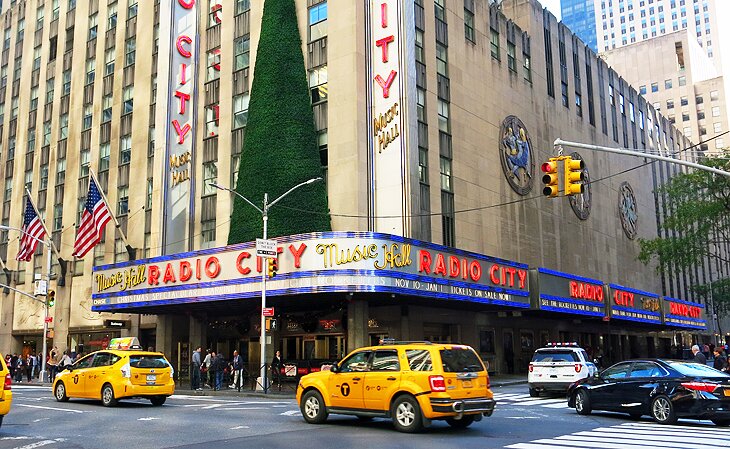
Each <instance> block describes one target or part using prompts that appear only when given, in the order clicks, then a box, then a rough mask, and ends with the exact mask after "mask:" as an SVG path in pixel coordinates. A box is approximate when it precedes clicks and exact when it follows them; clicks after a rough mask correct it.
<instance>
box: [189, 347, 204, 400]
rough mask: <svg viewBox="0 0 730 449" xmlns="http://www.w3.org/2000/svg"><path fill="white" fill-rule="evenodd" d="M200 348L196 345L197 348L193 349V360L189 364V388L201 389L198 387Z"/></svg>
mask: <svg viewBox="0 0 730 449" xmlns="http://www.w3.org/2000/svg"><path fill="white" fill-rule="evenodd" d="M201 349H202V348H201V347H200V346H198V348H197V349H196V350H195V351H193V361H192V363H191V364H190V389H191V390H202V388H200V364H201V361H200V350H201Z"/></svg>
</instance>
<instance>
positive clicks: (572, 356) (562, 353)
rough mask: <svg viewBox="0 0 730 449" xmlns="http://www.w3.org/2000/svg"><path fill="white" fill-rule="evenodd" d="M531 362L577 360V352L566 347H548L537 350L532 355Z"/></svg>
mask: <svg viewBox="0 0 730 449" xmlns="http://www.w3.org/2000/svg"><path fill="white" fill-rule="evenodd" d="M532 361H533V362H570V363H575V362H578V361H579V360H578V354H576V353H575V352H573V351H571V350H566V349H548V350H545V351H537V352H536V353H535V355H533V356H532Z"/></svg>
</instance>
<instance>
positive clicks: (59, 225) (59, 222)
mask: <svg viewBox="0 0 730 449" xmlns="http://www.w3.org/2000/svg"><path fill="white" fill-rule="evenodd" d="M61 229H63V204H56V205H54V206H53V230H54V231H60V230H61Z"/></svg>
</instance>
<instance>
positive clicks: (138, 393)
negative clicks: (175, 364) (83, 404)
mask: <svg viewBox="0 0 730 449" xmlns="http://www.w3.org/2000/svg"><path fill="white" fill-rule="evenodd" d="M115 340H120V339H112V340H111V342H110V343H109V346H108V349H106V350H102V351H97V352H93V353H91V354H89V355H87V356H85V357H83V358H81V359H79V360H78V361H77V362H76V363H74V364H73V365H71V366H70V367H69V368H67V369H65V370H64V371H62V372H60V373H59V374H58V375H57V376H56V379H55V380H54V382H53V395H54V397H55V398H56V400H57V401H59V402H65V401H68V399H69V398H85V399H100V400H101V403H102V404H103V405H104V406H106V407H111V406H114V405H116V404H117V401H118V400H119V399H124V398H145V399H149V400H150V402H152V405H155V406H159V405H162V404H164V403H165V400H166V399H167V397H168V396H171V395H172V394H173V393H174V392H175V381H174V380H173V369H172V366H171V365H170V363H169V362H168V361H167V359H166V358H165V356H164V355H163V354H162V353H159V352H149V351H142V350H140V346H139V344H135V343H132V344H129V340H126V339H121V341H115ZM132 341H134V340H132Z"/></svg>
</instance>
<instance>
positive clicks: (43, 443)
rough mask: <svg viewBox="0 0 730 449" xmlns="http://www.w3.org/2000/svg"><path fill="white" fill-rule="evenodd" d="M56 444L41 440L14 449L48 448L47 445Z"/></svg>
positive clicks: (53, 441) (54, 441)
mask: <svg viewBox="0 0 730 449" xmlns="http://www.w3.org/2000/svg"><path fill="white" fill-rule="evenodd" d="M57 442H58V441H56V440H41V441H38V442H35V443H32V444H28V445H26V446H21V447H18V448H16V449H35V448H37V447H43V446H48V445H49V444H53V443H57Z"/></svg>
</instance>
